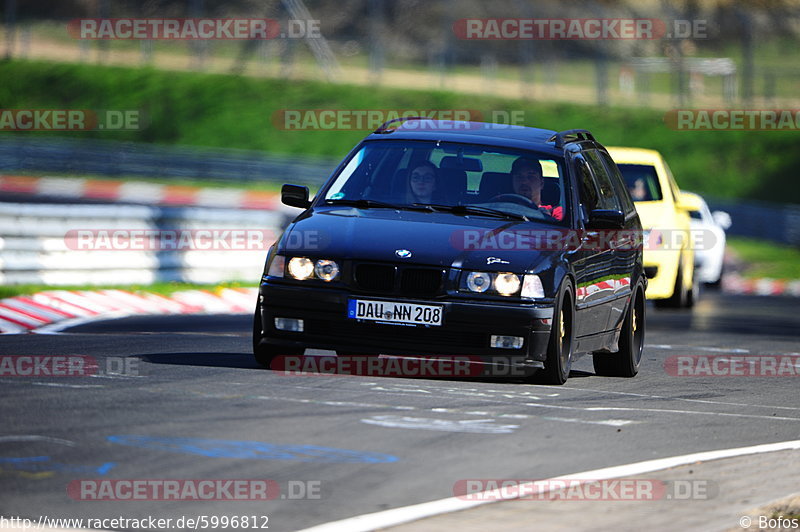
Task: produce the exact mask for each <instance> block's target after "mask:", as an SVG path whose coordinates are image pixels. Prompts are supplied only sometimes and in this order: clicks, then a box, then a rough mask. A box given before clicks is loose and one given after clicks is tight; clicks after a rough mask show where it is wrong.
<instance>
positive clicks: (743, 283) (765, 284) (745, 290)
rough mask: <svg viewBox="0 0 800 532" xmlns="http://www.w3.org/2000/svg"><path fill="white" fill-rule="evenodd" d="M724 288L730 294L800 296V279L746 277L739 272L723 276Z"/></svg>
mask: <svg viewBox="0 0 800 532" xmlns="http://www.w3.org/2000/svg"><path fill="white" fill-rule="evenodd" d="M722 290H723V291H724V292H725V293H728V294H742V295H756V296H795V297H800V280H784V279H769V278H762V279H745V278H744V277H742V276H740V275H737V274H726V275H723V276H722Z"/></svg>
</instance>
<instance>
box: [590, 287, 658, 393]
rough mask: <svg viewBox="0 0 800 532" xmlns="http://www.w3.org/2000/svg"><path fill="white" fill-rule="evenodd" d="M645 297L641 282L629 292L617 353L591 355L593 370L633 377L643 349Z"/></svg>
mask: <svg viewBox="0 0 800 532" xmlns="http://www.w3.org/2000/svg"><path fill="white" fill-rule="evenodd" d="M645 308H646V305H645V298H644V288H643V287H642V285H641V283H639V284H638V285H637V286H636V290H634V291H633V293H632V294H631V301H630V303H629V304H628V312H627V313H626V314H625V319H624V321H623V322H622V331H620V337H619V351H618V352H617V353H611V354H608V353H599V354H594V355H592V363H593V365H594V372H595V373H596V374H597V375H602V376H604V377H628V378H630V377H635V376H636V374H637V373H639V366H640V365H641V363H642V353H643V351H644V331H645Z"/></svg>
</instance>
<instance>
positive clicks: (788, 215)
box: [706, 198, 800, 246]
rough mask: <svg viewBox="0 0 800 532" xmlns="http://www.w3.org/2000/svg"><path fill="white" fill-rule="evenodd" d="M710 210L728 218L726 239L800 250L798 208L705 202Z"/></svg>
mask: <svg viewBox="0 0 800 532" xmlns="http://www.w3.org/2000/svg"><path fill="white" fill-rule="evenodd" d="M706 201H707V202H708V206H709V209H711V210H712V211H716V210H721V211H725V212H727V213H728V214H730V215H731V220H732V222H733V223H732V225H731V227H730V228H729V229H728V230H727V231H726V233H727V234H728V235H729V236H744V237H748V238H757V239H760V240H767V241H770V242H778V243H780V244H787V245H792V246H800V205H793V204H780V203H767V202H761V201H743V200H723V199H714V198H706Z"/></svg>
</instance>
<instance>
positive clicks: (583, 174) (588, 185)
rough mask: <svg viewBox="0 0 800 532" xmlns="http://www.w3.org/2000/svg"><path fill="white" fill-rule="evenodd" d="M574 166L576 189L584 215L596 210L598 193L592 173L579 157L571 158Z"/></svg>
mask: <svg viewBox="0 0 800 532" xmlns="http://www.w3.org/2000/svg"><path fill="white" fill-rule="evenodd" d="M573 162H574V165H575V175H576V179H577V181H578V188H579V190H580V200H581V205H582V206H583V209H584V211H585V212H584V215H588V214H589V212H591V211H593V210H594V209H597V208H598V193H597V189H596V188H595V183H594V178H593V177H592V172H591V170H589V164H588V163H587V162H586V161H585V160H584V158H583V157H582V156H580V155H576V156H575V157H574V158H573Z"/></svg>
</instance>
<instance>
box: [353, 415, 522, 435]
mask: <svg viewBox="0 0 800 532" xmlns="http://www.w3.org/2000/svg"><path fill="white" fill-rule="evenodd" d="M361 422H362V423H366V424H368V425H379V426H381V427H389V428H395V429H419V430H436V431H441V432H467V433H471V434H511V433H512V432H514V430H515V429H518V428H519V425H496V424H495V420H494V419H461V420H449V419H433V418H428V417H409V416H372V417H370V418H365V419H362V420H361Z"/></svg>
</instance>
